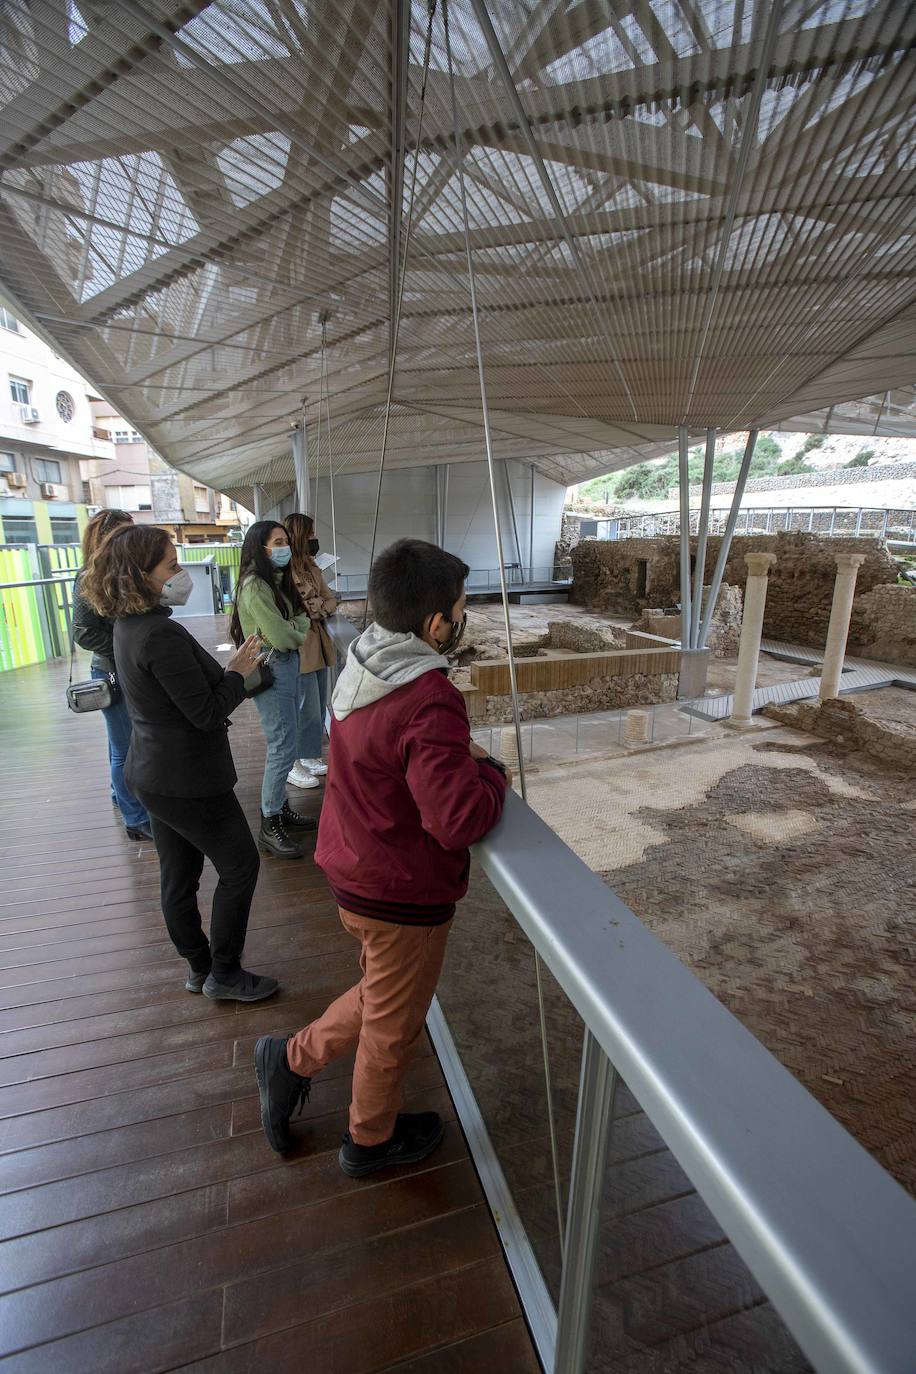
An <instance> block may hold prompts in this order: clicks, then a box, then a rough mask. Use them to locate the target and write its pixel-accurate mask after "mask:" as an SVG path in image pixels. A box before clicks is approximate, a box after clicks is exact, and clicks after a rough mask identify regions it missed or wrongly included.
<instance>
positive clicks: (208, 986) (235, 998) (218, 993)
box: [202, 968, 280, 1002]
mask: <svg viewBox="0 0 916 1374" xmlns="http://www.w3.org/2000/svg"><path fill="white" fill-rule="evenodd" d="M279 986H280V984H279V983H278V982H277V980H276V978H268V977H267V976H266V975H264V974H260V973H249V972H248V970H247V969H244V968H242V969H239V971H238V973H237V974H236V976H235V977H234V978H233V979H232V981H231V982H226V983H222V982H218V981H217V979H216V978H214V976H213V974H212V973H208V974H207V977H206V981H205V982H204V985H203V989H202V991H203V994H204V996H205V997H209V998H210V1000H211V1001H213V1002H261V1001H263V1000H264V998H265V997H273V995H274V993H275V992H276V991H277V988H278V987H279Z"/></svg>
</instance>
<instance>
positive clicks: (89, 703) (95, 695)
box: [67, 640, 121, 715]
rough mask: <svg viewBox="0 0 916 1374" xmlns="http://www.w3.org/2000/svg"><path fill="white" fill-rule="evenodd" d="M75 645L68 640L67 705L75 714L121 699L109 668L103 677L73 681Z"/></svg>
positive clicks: (118, 688) (98, 709) (93, 709)
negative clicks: (86, 680) (68, 678)
mask: <svg viewBox="0 0 916 1374" xmlns="http://www.w3.org/2000/svg"><path fill="white" fill-rule="evenodd" d="M75 654H76V645H75V643H74V642H73V640H71V641H70V681H69V682H68V683H67V705H68V706H69V707H70V710H71V711H76V713H77V715H82V714H83V713H84V712H85V711H103V710H104V709H105V707H106V706H114V704H115V702H118V701H120V700H121V688H120V687H119V686H118V679H117V677H116V675H115V671H114V669H113V668H111V669H110V670H109V671H108V672H107V673H106V674H105V676H104V677H99V678H90V680H89V681H88V682H74V681H73V659H74V656H75Z"/></svg>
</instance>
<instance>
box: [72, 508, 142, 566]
mask: <svg viewBox="0 0 916 1374" xmlns="http://www.w3.org/2000/svg"><path fill="white" fill-rule="evenodd" d="M133 523H134V517H133V516H132V515H131V514H130V513H129V512H128V511H126V510H100V511H97V512H96V514H95V515H94V516H93V517H92V519H91V520H90V521H89V523H88V525H87V526H86V528H85V529H84V530H83V539H82V544H83V567H87V566H88V565H89V564H90V563H91V562H92V560H93V558H94V557H95V555H96V550H97V549H98V547H99V545H100V544H103V543H104V542H105V540H106V539H107V538H108V537H109V535H112V534H114V532H115V530H119V529H121V527H122V525H132V524H133Z"/></svg>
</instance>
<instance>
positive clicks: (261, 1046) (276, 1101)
mask: <svg viewBox="0 0 916 1374" xmlns="http://www.w3.org/2000/svg"><path fill="white" fill-rule="evenodd" d="M289 1039H290V1037H289V1036H288V1035H262V1036H261V1038H260V1040H259V1041H258V1043H257V1044H256V1045H255V1047H254V1071H255V1074H256V1075H257V1080H258V1097H259V1098H260V1100H261V1125H262V1126H263V1127H264V1134H265V1135H266V1136H267V1139H268V1141H269V1143H270V1148H271V1149H272V1150H276V1152H277V1154H278V1155H282V1154H285V1153H286V1151H287V1150H288V1149H289V1148H290V1146H291V1145H292V1143H293V1141H292V1136H291V1135H290V1133H289V1119H290V1117H291V1116H292V1114H293V1112H294V1111H295V1110H296V1107H297V1106H298V1108H299V1115H300V1116H301V1115H302V1108H303V1107H304V1106H305V1104H306V1102H307V1101H308V1097H309V1089H310V1088H311V1086H312V1080H311V1079H310V1078H302V1077H300V1075H299V1074H298V1073H293V1071H292V1069H291V1068H290V1067H289V1064H288V1063H287V1060H286V1044H287V1041H288V1040H289Z"/></svg>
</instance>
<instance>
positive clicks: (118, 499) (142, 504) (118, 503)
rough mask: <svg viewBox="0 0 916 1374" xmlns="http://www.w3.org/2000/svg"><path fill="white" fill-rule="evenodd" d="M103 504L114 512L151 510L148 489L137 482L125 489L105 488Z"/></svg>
mask: <svg viewBox="0 0 916 1374" xmlns="http://www.w3.org/2000/svg"><path fill="white" fill-rule="evenodd" d="M105 504H106V505H107V506H108V507H109V508H111V509H114V510H152V509H153V503H152V496H151V494H150V489H149V487H148V486H141V485H140V483H139V482H138V483H135V484H133V485H131V486H126V487H106V488H105Z"/></svg>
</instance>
